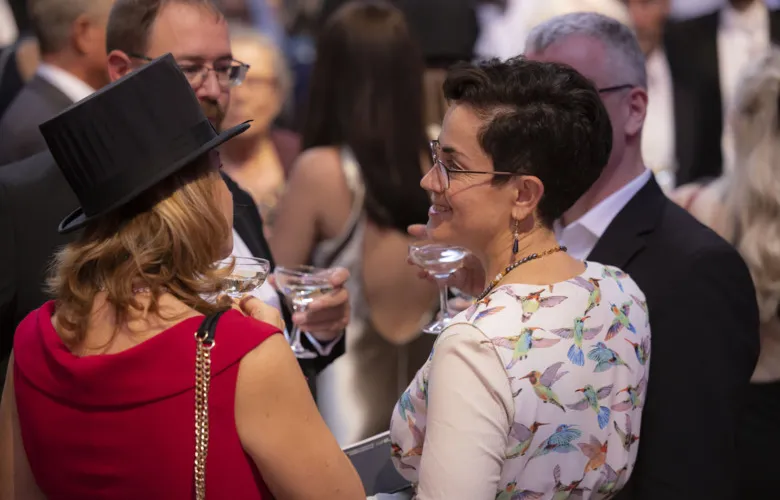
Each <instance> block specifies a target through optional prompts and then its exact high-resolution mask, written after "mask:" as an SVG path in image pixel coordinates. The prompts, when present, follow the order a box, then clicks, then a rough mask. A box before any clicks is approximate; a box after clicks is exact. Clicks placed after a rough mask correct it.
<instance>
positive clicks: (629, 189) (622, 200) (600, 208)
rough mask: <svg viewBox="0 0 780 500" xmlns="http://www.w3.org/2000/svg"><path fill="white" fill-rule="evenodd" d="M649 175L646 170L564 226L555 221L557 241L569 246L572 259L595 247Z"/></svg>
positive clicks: (580, 257)
mask: <svg viewBox="0 0 780 500" xmlns="http://www.w3.org/2000/svg"><path fill="white" fill-rule="evenodd" d="M652 175H653V174H652V172H651V171H650V170H647V169H646V170H645V171H644V172H642V174H641V175H639V176H637V177H636V178H635V179H634V180H632V181H631V182H629V183H628V184H626V185H625V186H623V187H622V188H620V189H619V190H617V191H615V192H614V193H612V194H611V195H609V196H607V197H606V198H604V199H603V200H601V202H599V204H598V205H596V206H595V207H593V208H591V209H590V210H588V211H587V212H586V213H585V214H584V215H583V216H582V217H580V218H579V219H577V220H576V221H574V222H572V223H571V224H569V225H568V226H566V227H563V225H562V224H561V221H560V219H559V220H556V221H555V223H554V225H553V229H554V231H555V236H556V238H557V239H558V241H559V242H560V243H561V245H564V246H566V247H569V254H571V255H572V256H573V257H574V258H577V259H581V260H584V259H585V258H586V257H587V256H588V254H590V252H591V250H593V247H595V246H596V243H597V242H598V240H599V238H601V237H602V236H603V235H604V232H605V231H606V230H607V227H609V225H610V224H611V223H612V220H613V219H614V218H615V217H616V216H617V214H618V213H620V211H621V210H623V207H625V206H626V204H627V203H628V202H629V201H631V198H633V197H634V195H635V194H636V193H638V192H639V190H640V189H642V188H643V187H644V186H645V184H647V182H648V181H649V180H650V177H652ZM583 239H587V241H584V240H583Z"/></svg>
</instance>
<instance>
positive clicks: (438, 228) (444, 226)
mask: <svg viewBox="0 0 780 500" xmlns="http://www.w3.org/2000/svg"><path fill="white" fill-rule="evenodd" d="M426 228H427V232H428V238H430V239H431V240H433V241H435V242H436V243H444V244H447V245H459V244H460V243H459V242H458V233H457V232H456V231H454V230H453V228H452V225H451V224H449V223H447V222H443V221H434V220H432V219H428V224H427V225H426Z"/></svg>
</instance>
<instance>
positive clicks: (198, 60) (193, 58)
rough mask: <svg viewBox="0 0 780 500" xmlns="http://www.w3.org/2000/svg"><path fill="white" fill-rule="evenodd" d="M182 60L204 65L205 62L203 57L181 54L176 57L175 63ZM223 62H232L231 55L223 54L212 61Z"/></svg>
mask: <svg viewBox="0 0 780 500" xmlns="http://www.w3.org/2000/svg"><path fill="white" fill-rule="evenodd" d="M183 59H184V60H187V61H189V62H194V63H204V62H206V58H205V57H203V56H196V55H188V54H182V55H179V56H177V57H176V60H177V61H181V60H183ZM225 60H228V61H230V60H233V54H223V55H221V56H219V57H217V58H215V59H214V60H213V61H214V62H217V61H225Z"/></svg>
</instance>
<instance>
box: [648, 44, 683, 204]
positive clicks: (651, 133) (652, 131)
mask: <svg viewBox="0 0 780 500" xmlns="http://www.w3.org/2000/svg"><path fill="white" fill-rule="evenodd" d="M646 67H647V95H648V99H649V100H648V103H647V116H646V117H645V125H644V128H643V129H642V157H643V158H644V160H645V165H647V167H648V168H649V169H650V170H652V171H653V173H654V174H655V178H656V181H658V184H659V185H660V186H661V189H663V190H664V192H667V193H668V192H670V191H671V190H672V189H674V176H675V171H676V170H677V161H676V155H675V142H674V132H675V127H674V89H673V87H672V76H671V72H670V70H669V61H668V60H667V59H666V54H665V53H664V51H663V49H660V48H659V49H656V50H654V51H653V52H651V53H650V55H649V56H648V57H647V62H646Z"/></svg>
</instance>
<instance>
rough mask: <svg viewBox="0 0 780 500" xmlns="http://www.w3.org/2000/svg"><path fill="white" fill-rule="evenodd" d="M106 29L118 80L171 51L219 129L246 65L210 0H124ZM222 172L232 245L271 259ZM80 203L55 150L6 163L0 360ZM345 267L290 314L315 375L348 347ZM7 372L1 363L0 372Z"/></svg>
mask: <svg viewBox="0 0 780 500" xmlns="http://www.w3.org/2000/svg"><path fill="white" fill-rule="evenodd" d="M106 39H107V46H108V52H109V53H108V76H109V78H110V79H111V81H114V80H117V79H119V78H121V77H122V76H124V75H126V74H127V73H129V72H131V71H133V70H135V69H137V68H139V67H140V66H142V65H143V64H146V63H147V62H148V60H150V59H152V58H155V57H158V56H161V55H163V54H167V53H171V54H173V55H174V57H175V58H176V60H177V62H178V63H179V66H180V68H181V69H182V72H184V74H185V75H186V76H187V78H188V79H189V81H190V83H191V84H192V87H193V90H194V91H195V94H196V96H197V97H198V99H199V101H200V103H201V106H202V107H203V109H204V111H205V113H206V115H207V116H208V118H209V119H210V120H211V123H212V124H213V125H214V127H215V128H217V129H219V127H220V126H221V123H222V119H223V118H224V116H225V112H226V110H227V107H228V105H229V103H230V89H231V88H232V87H233V86H235V85H238V84H240V83H241V81H242V80H243V78H244V76H245V75H246V72H247V70H248V69H249V68H248V66H247V65H246V64H243V63H241V62H239V61H234V60H233V58H232V54H231V50H230V39H229V35H228V27H227V23H226V21H225V19H224V17H223V16H222V14H221V13H220V12H219V10H218V9H217V7H216V6H215V5H214V3H213V2H212V1H211V0H117V1H116V3H115V4H114V7H113V9H112V10H111V15H110V17H109V21H108V27H107V37H106ZM142 104H143V103H127V105H128V106H133V105H142ZM223 177H224V179H225V182H226V183H227V184H228V187H229V188H230V189H231V192H232V193H233V202H234V245H235V246H234V255H247V256H255V257H262V258H266V259H268V260H271V261H272V257H271V253H270V250H269V249H268V244H267V243H266V241H265V238H264V236H263V228H262V224H263V223H262V220H261V218H260V215H259V212H258V210H257V207H256V206H255V204H254V202H253V200H252V198H251V196H250V195H249V194H247V193H246V192H244V191H242V190H240V189H239V188H238V186H237V185H236V184H235V183H234V182H233V181H232V180H231V179H230V178H228V177H227V176H226V175H224V174H223ZM77 205H78V203H77V201H76V200H75V196H74V195H73V194H72V193H71V192H70V189H69V188H68V186H67V184H66V183H65V180H64V179H63V178H62V175H61V174H60V172H59V169H58V168H57V166H56V165H55V163H54V160H53V159H52V157H51V155H50V154H49V153H48V151H47V152H44V153H41V154H38V155H36V156H33V157H31V158H29V159H27V160H25V161H22V162H19V163H14V164H10V165H8V166H6V167H0V360H6V359H7V357H8V355H9V353H10V350H11V346H12V338H13V333H14V330H15V328H16V325H17V324H18V323H19V322H20V321H21V320H22V319H23V318H24V316H26V314H27V313H28V312H29V311H31V310H33V309H35V308H37V307H39V306H40V305H41V304H42V303H43V302H44V301H45V300H46V299H47V296H46V295H45V293H44V291H43V288H44V287H43V282H44V281H45V277H46V269H47V267H48V261H49V260H50V257H51V255H52V254H53V253H54V251H55V250H56V249H57V248H58V247H59V246H61V245H63V244H65V243H67V242H68V241H69V239H70V238H68V237H63V236H62V235H59V234H58V233H57V224H58V222H57V220H58V219H61V218H62V217H64V216H65V215H67V214H68V213H69V212H70V211H72V209H73V208H74V207H76V206H77ZM348 277H349V273H348V272H347V271H346V270H338V269H337V270H334V273H333V276H332V278H331V281H332V285H333V286H334V291H333V292H331V293H329V294H326V295H324V296H322V297H320V298H318V299H317V300H316V301H314V302H312V304H311V305H310V306H309V308H308V311H307V313H306V315H305V316H303V315H301V313H298V314H296V315H295V317H290V316H289V314H286V316H285V319H286V323H287V325H288V327H289V326H290V325H291V322H292V321H293V320H294V321H295V322H296V323H298V324H300V325H301V326H302V328H303V329H304V330H305V331H310V332H313V333H312V335H311V336H309V338H308V339H306V341H308V343H309V344H311V345H310V346H308V345H307V347H313V348H314V349H316V350H317V351H318V352H319V354H320V356H319V357H317V358H314V359H310V360H309V359H307V360H301V368H302V369H303V371H304V373H305V374H306V375H307V377H308V378H309V381H310V385H312V382H313V381H314V378H315V375H316V374H317V373H318V372H319V371H321V370H322V369H323V368H324V367H325V366H327V364H329V363H330V362H331V361H333V359H335V358H336V357H338V356H339V355H341V354H342V353H343V352H344V339H343V329H344V327H345V326H346V323H347V321H348V318H349V305H348V295H347V291H346V290H345V289H344V288H343V287H342V285H343V283H344V282H345V281H346V279H347V278H348ZM267 296H268V300H267V301H268V302H271V303H273V304H274V305H277V306H278V307H280V308H281V309H282V311H283V312H284V313H287V310H286V309H285V308H283V307H282V306H281V303H280V301H279V299H278V296H276V294H275V293H273V292H272V291H271V292H270V293H269V294H267ZM264 299H265V297H264ZM306 341H305V342H306ZM0 369H2V367H0ZM4 374H5V370H4V369H2V375H0V377H2V376H3V375H4Z"/></svg>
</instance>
